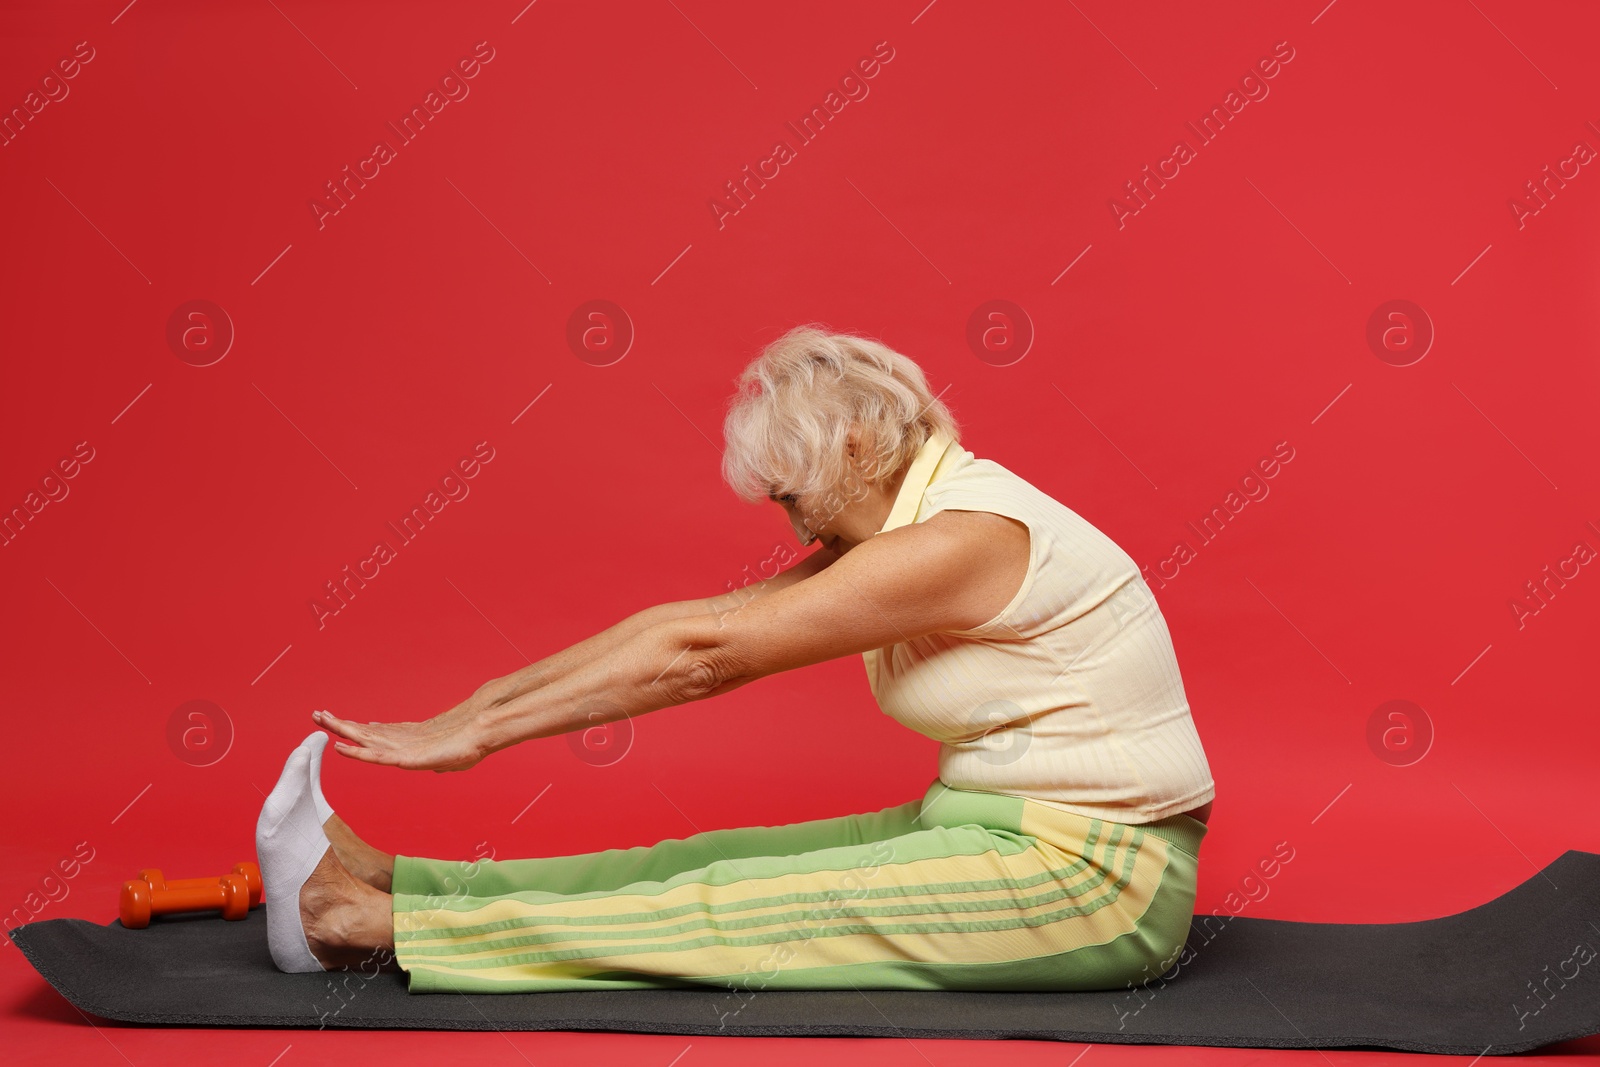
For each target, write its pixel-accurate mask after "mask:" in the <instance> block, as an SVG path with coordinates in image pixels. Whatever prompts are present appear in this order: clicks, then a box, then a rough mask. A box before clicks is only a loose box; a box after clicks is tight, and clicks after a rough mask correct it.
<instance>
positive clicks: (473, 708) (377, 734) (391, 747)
mask: <svg viewBox="0 0 1600 1067" xmlns="http://www.w3.org/2000/svg"><path fill="white" fill-rule="evenodd" d="M493 703H494V701H493V699H492V698H490V697H487V696H485V695H484V693H483V690H481V689H480V690H479V691H478V692H477V693H474V694H473V695H472V696H470V697H468V698H467V699H466V700H464V701H462V702H461V703H460V704H458V705H456V706H455V707H453V708H451V709H450V710H449V711H446V712H442V713H440V714H438V715H435V716H434V717H433V718H431V719H427V720H425V721H423V722H369V723H357V722H350V721H348V720H345V719H341V718H338V717H337V716H335V715H332V714H330V713H328V712H326V711H314V712H312V713H311V719H312V721H313V722H315V723H316V724H317V725H318V726H320V727H322V728H323V729H324V730H327V731H328V732H329V733H331V734H333V735H334V745H333V747H334V749H335V750H336V751H338V752H339V753H340V754H341V755H344V756H349V757H350V758H351V759H357V760H360V761H361V762H363V763H381V764H384V765H386V766H389V767H402V768H404V769H406V770H411V771H464V770H466V769H467V768H469V767H473V766H476V765H477V764H478V762H479V761H480V760H482V759H483V757H485V756H487V755H488V754H489V753H490V752H492V751H494V749H493V748H490V747H488V746H487V745H486V743H485V740H484V737H483V730H482V727H481V719H480V717H479V713H480V712H481V711H484V710H486V709H487V708H488V707H490V706H491V705H492V704H493ZM341 739H342V740H341ZM351 742H353V743H351Z"/></svg>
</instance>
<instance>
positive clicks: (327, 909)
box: [300, 849, 396, 971]
mask: <svg viewBox="0 0 1600 1067" xmlns="http://www.w3.org/2000/svg"><path fill="white" fill-rule="evenodd" d="M392 900H393V898H391V897H390V896H389V895H388V894H387V893H383V892H379V891H378V890H377V889H374V888H373V887H372V886H370V885H368V884H367V883H365V882H363V881H361V880H360V879H358V878H356V877H355V875H353V874H351V873H350V871H348V870H347V869H346V868H345V866H344V864H342V863H340V862H339V858H338V856H337V855H336V854H335V853H334V851H333V850H332V849H329V850H328V851H327V852H325V853H323V856H322V860H321V862H319V863H318V864H317V866H316V869H315V870H313V871H312V872H311V876H310V877H309V878H307V879H306V881H305V885H304V886H302V887H301V889H300V926H301V928H302V929H303V930H304V931H305V939H306V945H307V947H308V948H310V950H311V954H312V956H313V957H315V958H316V961H317V962H318V963H319V964H321V965H322V968H323V969H324V970H329V971H333V970H338V969H340V968H342V967H352V968H359V969H361V970H362V971H366V970H367V969H368V968H377V969H389V970H392V969H395V967H396V964H395V960H394V923H393V918H392V915H393V903H392Z"/></svg>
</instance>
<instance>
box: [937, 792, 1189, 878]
mask: <svg viewBox="0 0 1600 1067" xmlns="http://www.w3.org/2000/svg"><path fill="white" fill-rule="evenodd" d="M918 822H919V823H920V824H921V825H922V826H923V827H930V826H946V827H954V826H965V825H968V824H971V823H976V824H977V825H979V826H985V827H988V828H990V829H994V830H1008V831H1010V832H1012V833H1016V834H1029V835H1032V836H1036V837H1054V836H1057V835H1059V836H1062V837H1065V838H1070V839H1074V840H1079V841H1082V840H1087V839H1088V837H1089V835H1090V832H1091V830H1092V828H1093V826H1094V824H1095V823H1097V822H1098V823H1107V824H1111V825H1122V826H1132V827H1136V828H1137V829H1139V830H1142V831H1143V832H1145V833H1147V834H1152V835H1154V836H1156V837H1159V838H1161V839H1162V840H1164V841H1166V842H1167V843H1168V844H1171V845H1175V846H1176V847H1178V848H1180V849H1182V850H1183V851H1185V852H1187V853H1188V854H1189V855H1190V856H1192V857H1194V858H1196V859H1198V858H1199V857H1200V842H1201V841H1202V840H1203V839H1204V838H1205V836H1206V830H1207V827H1206V824H1205V823H1203V822H1201V821H1200V820H1199V819H1196V818H1195V817H1194V816H1192V815H1181V814H1180V815H1168V816H1167V817H1166V818H1164V819H1157V820H1156V821H1155V822H1142V823H1120V824H1119V823H1115V822H1113V820H1110V819H1100V818H1093V817H1090V816H1088V815H1079V814H1078V813H1076V812H1071V811H1064V810H1062V809H1061V808H1055V807H1051V806H1049V805H1047V804H1039V803H1036V802H1034V801H1032V800H1029V799H1028V798H1027V797H1019V796H1015V795H1013V794H1010V793H985V792H980V791H978V790H972V789H956V788H953V787H951V786H948V785H945V784H944V782H943V781H942V780H940V779H938V778H935V779H934V780H933V782H932V783H931V784H930V785H929V786H928V788H927V790H926V791H925V792H924V793H923V795H922V808H921V814H920V815H919V818H918ZM1052 830H1053V831H1056V833H1055V834H1052V833H1050V831H1052ZM1041 831H1045V832H1044V833H1041Z"/></svg>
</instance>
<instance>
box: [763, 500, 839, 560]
mask: <svg viewBox="0 0 1600 1067" xmlns="http://www.w3.org/2000/svg"><path fill="white" fill-rule="evenodd" d="M768 496H769V498H770V499H771V500H772V501H773V502H774V503H776V504H778V505H779V506H780V507H782V508H783V510H784V513H785V514H787V515H788V517H789V525H790V526H792V527H794V535H795V536H796V537H798V538H799V539H800V545H801V547H802V548H804V547H807V546H809V545H811V544H813V543H814V542H816V541H817V540H818V539H819V537H820V533H821V531H818V530H817V529H816V528H815V527H813V526H812V525H811V524H812V523H813V522H815V523H817V524H818V525H819V526H825V525H826V523H823V522H822V521H821V517H820V516H818V515H816V514H815V509H807V510H806V511H802V510H801V507H800V497H799V495H798V494H795V493H783V494H781V495H779V496H773V495H772V494H770V493H769V494H768ZM808 516H809V521H808ZM823 544H824V546H826V545H827V542H826V541H825V540H824V541H823Z"/></svg>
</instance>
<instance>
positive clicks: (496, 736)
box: [464, 695, 522, 758]
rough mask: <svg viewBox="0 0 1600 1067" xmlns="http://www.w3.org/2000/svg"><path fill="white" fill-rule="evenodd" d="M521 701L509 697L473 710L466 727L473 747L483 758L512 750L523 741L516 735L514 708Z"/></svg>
mask: <svg viewBox="0 0 1600 1067" xmlns="http://www.w3.org/2000/svg"><path fill="white" fill-rule="evenodd" d="M519 700H520V698H519V697H515V696H510V695H507V697H506V699H504V700H499V701H489V702H485V703H480V704H479V705H478V706H477V707H475V708H472V709H471V712H470V715H469V716H468V718H467V720H466V722H465V724H464V725H465V726H466V728H467V731H468V733H469V735H470V736H471V738H472V744H473V747H474V748H476V749H477V750H478V752H479V753H480V754H481V755H482V756H487V755H489V754H490V753H493V752H498V751H500V750H501V749H502V748H510V747H511V746H512V745H514V744H516V743H517V742H518V741H521V740H522V738H521V737H519V736H517V734H516V710H515V708H514V707H513V705H514V704H516V703H517V702H519ZM480 758H481V757H480Z"/></svg>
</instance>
